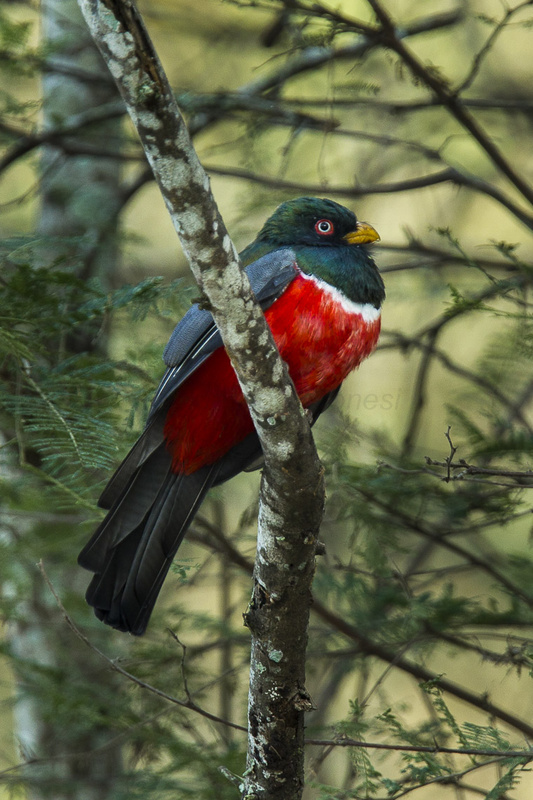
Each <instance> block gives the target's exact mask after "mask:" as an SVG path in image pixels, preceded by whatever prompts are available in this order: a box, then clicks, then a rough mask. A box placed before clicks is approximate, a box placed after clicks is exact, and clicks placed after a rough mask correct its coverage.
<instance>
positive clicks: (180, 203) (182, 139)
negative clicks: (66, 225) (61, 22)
mask: <svg viewBox="0 0 533 800" xmlns="http://www.w3.org/2000/svg"><path fill="white" fill-rule="evenodd" d="M78 2H79V5H80V8H81V10H82V12H83V14H84V16H85V19H86V21H87V24H88V25H89V28H90V30H91V33H92V35H93V38H94V40H95V43H96V44H97V46H98V48H99V49H100V51H101V53H102V55H103V57H104V59H105V61H106V63H107V64H108V66H109V69H110V71H111V73H112V75H113V77H114V78H115V81H116V83H117V86H118V88H119V90H120V93H121V95H122V97H123V99H124V102H125V104H126V107H127V109H128V112H129V114H130V116H131V119H132V121H133V123H134V125H135V127H136V129H137V132H138V134H139V137H140V139H141V142H142V144H143V147H144V150H145V152H146V156H147V159H148V161H149V163H150V166H151V168H152V170H153V172H154V176H155V178H156V181H157V183H158V185H159V187H160V189H161V192H162V194H163V197H164V199H165V202H166V205H167V208H168V210H169V213H170V216H171V218H172V221H173V223H174V227H175V229H176V231H177V232H178V235H179V237H180V240H181V243H182V245H183V248H184V250H185V253H186V255H187V258H188V260H189V263H190V265H191V269H192V271H193V273H194V276H195V278H196V280H197V282H198V285H199V286H200V288H201V289H202V290H203V292H204V294H205V296H206V297H207V301H208V303H209V309H210V311H211V312H212V314H213V317H214V319H215V322H216V324H217V326H218V328H219V330H220V333H221V335H222V339H223V341H224V345H225V347H226V350H227V351H228V354H229V355H230V358H231V360H232V364H233V366H234V368H235V371H236V373H237V377H238V379H239V383H240V385H241V388H242V390H243V394H244V396H245V398H246V400H247V402H248V406H249V408H250V413H251V415H252V419H253V421H254V425H255V427H256V430H257V433H258V435H259V438H260V440H261V444H262V447H263V453H264V456H265V471H264V473H263V479H262V484H261V496H260V514H259V525H258V549H257V553H258V555H257V559H256V566H255V570H254V578H255V584H254V590H253V597H252V603H251V605H250V610H249V613H248V614H247V622H248V626H249V627H250V630H251V632H252V662H251V672H250V699H249V726H248V730H249V734H248V735H249V739H248V745H249V748H248V767H247V771H246V781H245V789H244V794H245V795H246V796H252V795H261V796H262V797H264V798H268V797H274V796H275V797H276V798H279V800H281V799H282V798H298V797H299V796H300V794H301V791H302V787H303V741H304V725H303V715H304V711H305V710H307V709H308V708H309V707H310V703H309V702H306V692H305V685H304V681H305V647H306V642H307V625H308V619H309V607H310V602H311V591H310V586H311V580H312V576H313V571H314V554H315V547H316V541H317V536H318V530H319V526H320V522H321V519H322V512H323V505H324V483H323V475H322V470H321V466H320V462H319V460H318V456H317V453H316V449H315V446H314V442H313V438H312V435H311V430H310V427H309V423H308V421H307V417H306V415H305V414H304V412H303V409H302V406H301V404H300V402H299V399H298V397H297V395H296V393H295V391H294V387H293V386H292V383H291V381H290V378H289V376H288V372H287V368H286V365H285V364H284V363H283V362H282V361H281V359H280V357H279V353H278V352H277V349H276V347H275V345H274V341H273V339H272V336H271V334H270V331H269V328H268V327H267V325H266V322H265V319H264V317H263V315H262V312H261V310H260V308H259V307H258V306H257V304H256V302H255V300H254V297H253V294H252V291H251V288H250V285H249V282H248V279H247V277H246V274H245V273H244V272H243V271H242V269H241V267H240V264H239V259H238V256H237V253H236V251H235V248H234V246H233V243H232V242H231V239H230V238H229V236H228V234H227V232H226V228H225V226H224V223H223V220H222V218H221V216H220V213H219V211H218V209H217V206H216V203H215V201H214V199H213V196H212V194H211V192H210V190H209V179H208V177H207V175H206V173H205V171H204V169H203V168H202V166H201V164H200V162H199V160H198V157H197V155H196V152H195V150H194V148H193V145H192V143H191V139H190V136H189V133H188V131H187V128H186V125H185V122H184V120H183V117H182V115H181V112H180V110H179V108H178V105H177V103H176V100H175V97H174V95H173V93H172V91H171V89H170V86H169V84H168V81H167V78H166V76H165V74H164V72H163V69H162V67H161V64H160V62H159V59H158V57H157V54H156V53H155V50H154V48H153V45H152V42H151V41H150V38H149V36H148V34H147V31H146V29H145V27H144V24H143V22H142V19H141V17H140V15H139V13H138V11H137V9H136V7H135V5H134V4H133V2H132V0H78ZM271 741H276V747H275V748H274V747H271V746H270V742H271Z"/></svg>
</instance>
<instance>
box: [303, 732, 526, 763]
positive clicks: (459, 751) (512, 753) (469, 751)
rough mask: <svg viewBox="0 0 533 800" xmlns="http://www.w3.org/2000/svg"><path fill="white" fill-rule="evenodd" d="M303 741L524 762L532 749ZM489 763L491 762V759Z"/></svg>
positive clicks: (319, 745) (344, 739)
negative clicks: (520, 759)
mask: <svg viewBox="0 0 533 800" xmlns="http://www.w3.org/2000/svg"><path fill="white" fill-rule="evenodd" d="M305 743H306V744H310V745H316V746H317V747H363V748H366V749H371V750H395V751H397V752H402V753H432V754H433V755H439V753H446V754H448V755H458V756H487V757H489V758H492V759H494V758H495V757H498V758H523V759H524V763H528V762H529V761H532V760H533V750H497V749H496V750H488V749H485V748H477V747H464V748H463V747H444V746H442V747H441V746H440V745H438V744H435V745H417V744H383V743H382V742H365V741H363V740H361V739H351V738H350V737H349V736H347V737H344V736H343V737H339V738H337V739H306V740H305ZM491 763H493V762H492V761H491ZM477 766H478V767H483V766H485V764H483V763H482V764H478V765H477Z"/></svg>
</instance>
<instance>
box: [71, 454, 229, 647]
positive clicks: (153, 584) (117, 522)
mask: <svg viewBox="0 0 533 800" xmlns="http://www.w3.org/2000/svg"><path fill="white" fill-rule="evenodd" d="M170 466H171V459H170V456H169V454H168V453H167V451H166V449H165V446H164V444H163V445H161V446H160V447H159V448H158V449H157V450H156V451H155V452H154V453H152V454H151V455H150V456H149V458H148V459H147V460H146V461H145V462H144V463H143V464H142V465H141V467H140V468H139V469H138V470H137V471H136V473H135V475H134V476H133V478H132V479H131V481H130V482H129V484H128V485H127V487H126V488H125V489H124V491H123V492H122V493H121V496H120V497H119V499H118V500H117V501H116V502H115V503H114V504H113V506H112V508H111V510H110V512H109V514H108V515H107V517H106V518H105V519H104V521H103V522H102V524H101V525H100V527H99V528H98V529H97V530H96V531H95V533H94V535H93V537H92V538H91V540H90V541H89V542H88V544H87V545H86V547H85V548H84V549H83V550H82V552H81V553H80V555H79V559H78V561H79V563H80V564H81V566H82V567H85V568H86V569H89V570H91V571H93V572H94V573H95V575H94V577H93V579H92V581H91V583H90V584H89V588H88V589H87V595H86V597H87V602H88V603H89V605H91V606H93V607H94V609H95V613H96V616H97V617H98V618H99V619H101V620H102V621H103V622H106V623H107V624H108V625H112V626H113V627H114V628H117V629H118V630H121V631H129V632H130V633H133V634H135V635H137V636H139V635H141V634H142V633H144V631H145V630H146V626H147V624H148V620H149V618H150V614H151V613H152V610H153V607H154V604H155V601H156V599H157V596H158V594H159V591H160V589H161V586H162V584H163V581H164V579H165V576H166V574H167V572H168V570H169V567H170V565H171V563H172V560H173V558H174V556H175V555H176V552H177V550H178V547H179V546H180V544H181V542H182V540H183V537H184V535H185V532H186V531H187V528H188V527H189V525H190V523H191V520H192V518H193V516H194V514H195V513H196V511H197V509H198V506H199V505H200V503H201V502H202V500H203V499H204V497H205V495H206V493H207V491H208V490H209V488H210V487H211V486H212V484H213V483H214V481H215V479H216V474H217V472H218V468H217V466H216V465H211V466H208V467H203V468H202V469H200V470H198V471H197V472H195V473H193V474H192V475H182V474H176V473H173V472H172V471H171V469H170Z"/></svg>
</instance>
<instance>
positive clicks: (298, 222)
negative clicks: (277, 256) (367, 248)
mask: <svg viewBox="0 0 533 800" xmlns="http://www.w3.org/2000/svg"><path fill="white" fill-rule="evenodd" d="M378 240H379V235H378V234H377V232H376V231H375V230H374V228H373V227H372V226H371V225H369V224H368V223H367V222H358V221H357V218H356V216H355V214H354V213H353V211H350V210H349V209H348V208H345V207H344V206H341V205H339V203H335V202H334V201H333V200H327V199H325V198H324V199H321V198H318V197H299V198H298V199H296V200H288V201H287V202H286V203H282V204H281V205H280V206H279V207H278V208H277V209H276V211H275V212H274V213H273V214H272V216H271V217H270V218H269V219H268V220H267V221H266V222H265V224H264V226H263V228H262V229H261V230H260V232H259V234H258V236H257V239H256V241H257V242H264V243H268V244H269V245H271V246H272V245H274V246H276V247H294V246H295V245H296V246H298V245H308V246H315V247H316V246H318V247H322V246H323V247H332V246H339V245H341V246H342V245H346V244H350V245H356V244H357V245H366V244H371V243H372V242H376V241H378Z"/></svg>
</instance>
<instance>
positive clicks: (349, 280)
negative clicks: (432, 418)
mask: <svg viewBox="0 0 533 800" xmlns="http://www.w3.org/2000/svg"><path fill="white" fill-rule="evenodd" d="M378 239H379V236H378V234H377V233H376V231H375V230H374V228H373V227H372V226H371V225H369V224H367V223H365V222H358V220H357V218H356V217H355V214H354V213H353V212H352V211H349V210H348V209H347V208H344V207H343V206H341V205H339V204H338V203H335V202H333V201H332V200H326V199H318V198H315V197H301V198H299V199H297V200H289V201H288V202H286V203H283V204H282V205H280V206H279V208H278V209H277V210H276V211H275V212H274V214H273V215H272V216H271V217H270V218H269V219H268V220H267V221H266V223H265V224H264V226H263V228H262V229H261V231H260V232H259V234H258V236H257V238H256V239H255V241H253V242H252V244H250V245H249V246H248V247H246V249H245V250H244V251H243V252H242V253H241V259H242V262H243V264H244V266H245V268H246V272H247V273H248V277H249V279H250V283H251V286H252V289H253V292H254V294H255V297H256V298H257V301H258V302H259V303H260V304H261V307H262V308H263V310H264V313H265V317H266V320H267V322H268V325H269V326H270V329H271V330H272V333H273V336H274V340H275V342H276V345H277V347H278V349H279V352H280V354H281V357H282V358H283V359H284V361H285V362H286V363H287V365H288V369H289V373H290V375H291V378H292V380H293V383H294V386H295V387H296V391H297V392H298V395H299V397H300V400H301V402H302V404H303V406H304V407H305V408H307V409H308V410H309V415H310V418H311V420H312V422H314V421H315V420H316V419H317V417H318V416H319V415H320V414H321V413H322V412H323V411H324V410H325V409H326V408H327V407H328V406H329V405H330V403H331V402H332V401H333V399H334V398H335V396H336V395H337V392H338V390H339V387H340V385H341V383H342V381H343V380H344V379H345V378H346V376H347V375H348V374H349V373H350V372H351V371H352V370H353V369H355V367H357V366H358V365H359V364H360V363H361V361H362V360H363V359H364V358H366V357H367V356H368V355H369V354H370V353H371V352H372V350H373V349H374V348H375V346H376V343H377V339H378V336H379V331H380V321H381V305H382V303H383V300H384V298H385V291H384V287H383V281H382V279H381V276H380V274H379V272H378V269H377V267H376V265H375V263H374V260H373V259H372V256H371V255H370V253H369V251H368V245H369V244H371V243H372V242H375V241H376V240H378ZM163 358H164V361H165V364H166V366H167V370H166V372H165V374H164V376H163V379H162V381H161V383H160V385H159V388H158V389H157V392H156V394H155V397H154V399H153V402H152V405H151V408H150V412H149V415H148V419H147V422H146V427H145V429H144V431H143V433H142V435H141V437H140V438H139V440H138V441H137V442H136V444H135V445H134V446H133V448H132V450H131V451H130V452H129V454H128V455H127V456H126V458H125V459H124V461H123V462H122V464H121V465H120V466H119V468H118V469H117V471H116V472H115V474H114V475H113V477H112V478H111V480H110V482H109V484H108V485H107V487H106V488H105V490H104V492H103V494H102V496H101V497H100V500H99V505H100V506H101V507H102V508H105V509H108V514H107V516H106V517H105V519H104V520H103V522H102V523H101V525H100V526H99V527H98V529H97V530H96V532H95V533H94V535H93V536H92V538H91V540H90V541H89V542H88V544H87V545H86V547H85V548H84V549H83V551H82V552H81V554H80V556H79V563H80V564H81V565H82V566H83V567H85V568H86V569H88V570H91V571H92V572H94V573H95V574H94V576H93V578H92V580H91V583H90V585H89V588H88V590H87V601H88V602H89V604H90V605H91V606H93V607H94V609H95V613H96V615H97V617H99V619H101V620H103V621H104V622H106V623H107V624H108V625H112V626H113V627H114V628H118V629H119V630H121V631H129V632H130V633H132V634H136V635H140V634H142V633H144V631H145V630H146V626H147V624H148V620H149V618H150V614H151V612H152V610H153V607H154V604H155V601H156V599H157V596H158V594H159V591H160V589H161V585H162V583H163V580H164V578H165V576H166V574H167V572H168V569H169V567H170V564H171V562H172V560H173V558H174V556H175V555H176V552H177V549H178V547H179V545H180V543H181V541H182V539H183V536H184V535H185V532H186V530H187V528H188V526H189V525H190V523H191V520H192V519H193V517H194V514H195V513H196V511H197V510H198V507H199V506H200V503H201V502H202V500H203V498H204V497H205V494H206V493H207V491H208V490H209V488H210V487H211V486H216V485H217V484H220V483H222V482H223V481H227V480H228V479H229V478H232V477H233V476H234V475H236V474H237V473H239V472H241V471H242V470H244V469H246V468H247V467H250V466H251V465H253V464H254V462H255V463H256V462H258V461H259V460H260V456H261V447H260V444H259V439H258V437H257V434H256V433H255V431H254V427H253V424H252V420H251V417H250V414H249V411H248V407H247V405H246V402H245V400H244V397H243V395H242V392H241V389H240V387H239V384H238V382H237V378H236V375H235V373H234V371H233V368H232V366H231V363H230V360H229V358H228V356H227V354H226V351H225V350H224V347H223V345H222V339H221V337H220V334H219V332H218V330H217V328H216V326H215V323H214V321H213V318H212V316H211V314H210V313H209V311H207V310H205V309H201V308H199V307H198V305H194V306H192V307H191V308H190V309H189V311H188V312H187V313H186V314H185V316H184V317H183V319H182V320H181V322H179V323H178V325H177V326H176V328H175V329H174V332H173V333H172V336H171V337H170V340H169V342H168V344H167V346H166V349H165V351H164V356H163Z"/></svg>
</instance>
